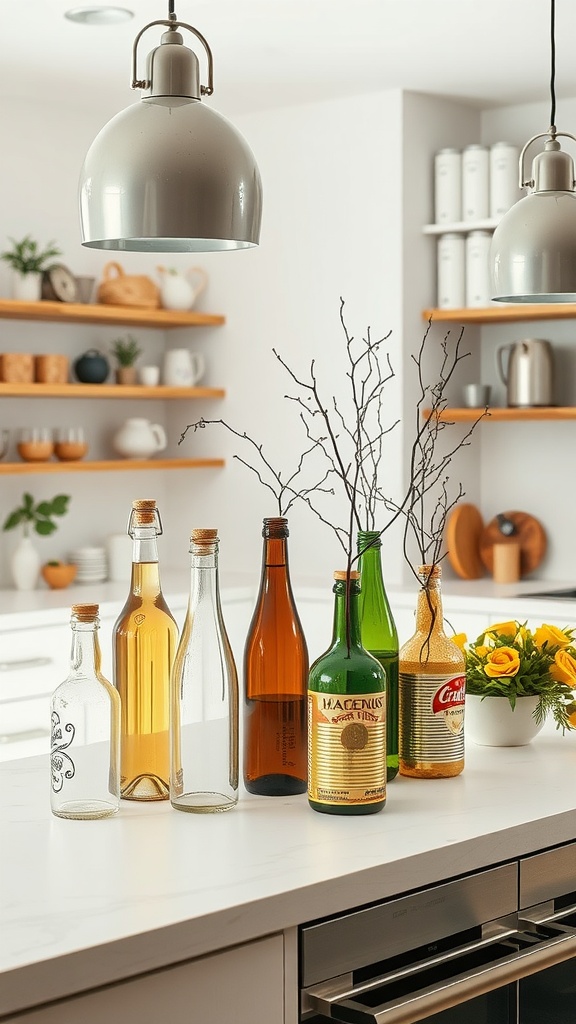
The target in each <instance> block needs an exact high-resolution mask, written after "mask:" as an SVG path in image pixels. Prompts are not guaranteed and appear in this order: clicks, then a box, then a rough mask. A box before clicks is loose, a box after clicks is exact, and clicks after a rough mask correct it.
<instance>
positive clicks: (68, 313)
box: [0, 299, 226, 330]
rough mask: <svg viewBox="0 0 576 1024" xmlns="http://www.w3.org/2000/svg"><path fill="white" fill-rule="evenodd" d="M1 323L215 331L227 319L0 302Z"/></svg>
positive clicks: (71, 304) (160, 311)
mask: <svg viewBox="0 0 576 1024" xmlns="http://www.w3.org/2000/svg"><path fill="white" fill-rule="evenodd" d="M0 319H2V320H43V321H44V322H50V321H52V322H53V323H61V324H66V323H68V324H101V325H102V326H106V325H107V324H108V325H118V326H124V327H156V328H158V330H167V329H170V328H172V327H218V326H220V325H221V324H224V323H226V318H225V317H223V316H220V315H217V314H214V313H195V312H194V311H192V310H186V311H184V312H182V311H180V310H173V309H133V308H132V307H130V306H104V305H100V304H99V303H90V304H88V305H84V304H82V303H80V302H48V301H44V300H42V301H41V302H19V301H17V300H16V299H0Z"/></svg>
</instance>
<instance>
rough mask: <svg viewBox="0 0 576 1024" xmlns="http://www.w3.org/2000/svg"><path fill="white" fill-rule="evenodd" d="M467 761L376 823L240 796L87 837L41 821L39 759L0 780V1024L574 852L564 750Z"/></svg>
mask: <svg viewBox="0 0 576 1024" xmlns="http://www.w3.org/2000/svg"><path fill="white" fill-rule="evenodd" d="M466 759H467V760H466V768H465V770H464V772H463V774H462V775H461V776H459V777H458V778H456V779H450V780H442V781H420V780H412V779H404V778H398V779H397V780H395V781H394V782H393V783H392V784H391V785H390V787H389V791H388V804H387V806H386V808H385V809H384V810H383V811H382V812H381V813H379V814H376V815H368V816H362V817H351V818H346V817H338V816H330V815H323V814H318V813H316V812H314V811H312V810H311V809H310V808H309V807H308V803H307V800H306V797H305V796H301V797H290V798H277V799H269V798H268V799H267V798H258V797H249V796H247V795H246V794H244V793H243V794H242V798H241V800H240V802H239V804H238V806H237V807H236V808H235V809H234V810H232V811H230V812H229V813H227V814H223V815H191V814H182V813H179V812H177V811H174V810H172V809H171V807H170V806H169V805H168V804H165V803H163V804H140V805H139V804H130V803H123V804H122V806H121V809H120V811H119V813H118V815H116V816H115V817H114V818H111V819H107V820H105V821H88V822H74V821H64V820H61V819H58V818H55V817H53V816H52V815H51V813H50V808H49V798H48V793H49V789H48V786H49V780H48V758H47V757H44V756H41V757H36V758H30V759H26V760H22V761H17V762H6V763H4V764H2V765H0V805H1V806H0V821H1V822H2V824H1V838H0V1015H2V1014H6V1013H10V1012H14V1011H15V1010H16V1009H18V1008H23V1007H26V1006H28V1005H31V1004H32V1003H34V1004H35V1003H41V1002H44V1001H47V1000H50V999H56V998H59V997H61V996H64V995H66V994H71V993H72V992H74V991H81V990H83V989H86V988H89V987H92V986H97V985H100V984H105V983H107V982H111V981H113V980H116V979H119V978H122V977H128V976H130V975H134V974H137V973H140V972H143V971H147V970H150V969H153V968H158V967H161V966H163V965H166V964H170V963H174V962H177V961H179V960H184V959H188V958H191V957H194V956H198V955H201V954H203V953H207V952H209V951H212V950H216V949H219V948H223V947H225V946H230V945H234V944H235V943H240V942H244V941H248V940H250V939H252V938H255V937H257V936H261V935H266V934H270V933H273V932H277V931H281V930H283V929H286V928H290V927H292V926H295V925H297V924H299V923H301V922H305V921H309V920H313V919H315V918H318V917H323V916H325V915H328V914H332V913H335V912H338V911H341V910H344V909H347V908H350V907H353V906H358V905H361V904H365V903H368V902H370V901H373V900H377V899H380V898H384V897H387V896H390V895H394V894H397V893H400V892H403V891H406V890H409V889H411V888H414V887H417V886H421V885H424V884H426V883H430V882H434V881H438V880H441V879H444V878H447V877H450V876H454V875H457V874H459V873H461V872H467V871H471V870H474V869H476V868H479V867H482V866H486V865H489V864H491V863H494V862H496V861H502V860H506V859H508V858H513V857H515V856H517V855H521V854H524V853H528V852H532V851H534V850H538V849H543V848H545V847H548V846H552V845H554V844H557V843H562V842H566V841H569V840H571V839H574V838H575V837H576V810H575V808H576V784H575V782H574V780H575V779H576V735H575V734H567V735H566V736H564V737H563V736H562V735H561V734H559V733H556V732H555V731H554V729H553V726H552V725H550V726H548V725H547V726H546V727H545V730H544V731H543V732H542V733H541V734H540V735H539V736H538V737H537V738H536V739H535V740H534V741H533V743H532V744H531V745H529V746H526V747H517V748H483V747H477V746H474V745H473V744H469V745H468V748H467V754H466Z"/></svg>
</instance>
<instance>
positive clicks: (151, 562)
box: [131, 527, 160, 595]
mask: <svg viewBox="0 0 576 1024" xmlns="http://www.w3.org/2000/svg"><path fill="white" fill-rule="evenodd" d="M131 536H132V581H131V589H132V593H133V594H137V595H142V594H143V593H152V594H158V593H160V571H159V568H158V541H157V534H156V529H155V527H135V528H134V529H133V530H132V532H131Z"/></svg>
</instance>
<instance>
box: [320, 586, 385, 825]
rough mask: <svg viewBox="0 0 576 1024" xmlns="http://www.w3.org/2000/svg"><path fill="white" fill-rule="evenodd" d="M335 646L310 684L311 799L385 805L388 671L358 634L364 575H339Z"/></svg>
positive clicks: (326, 808) (367, 809)
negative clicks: (369, 651)
mask: <svg viewBox="0 0 576 1024" xmlns="http://www.w3.org/2000/svg"><path fill="white" fill-rule="evenodd" d="M334 580H335V582H334V587H333V593H334V595H335V599H334V629H333V634H332V644H331V646H330V647H329V649H328V650H327V651H326V653H325V654H322V655H321V656H320V657H319V658H317V660H316V661H315V662H314V664H313V665H312V667H311V669H310V679H309V683H308V801H309V803H310V806H311V807H312V808H313V809H314V810H315V811H322V812H324V813H326V814H373V813H375V812H376V811H380V810H381V809H382V808H383V807H384V805H385V803H386V673H385V671H384V669H383V668H382V666H381V665H380V663H379V662H378V661H377V660H376V658H374V657H372V655H371V654H369V653H368V651H366V650H365V649H364V647H363V646H362V643H361V639H360V622H359V612H358V598H359V594H360V573H358V572H355V571H354V570H351V571H350V572H347V571H343V572H340V571H337V572H335V573H334Z"/></svg>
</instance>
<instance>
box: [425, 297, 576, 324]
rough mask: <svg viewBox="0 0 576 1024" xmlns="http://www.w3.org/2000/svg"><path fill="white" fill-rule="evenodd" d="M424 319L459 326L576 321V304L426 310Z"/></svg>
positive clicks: (501, 305)
mask: <svg viewBox="0 0 576 1024" xmlns="http://www.w3.org/2000/svg"><path fill="white" fill-rule="evenodd" d="M422 319H423V320H430V319H432V321H433V322H436V323H440V322H442V323H458V324H495V323H514V322H519V321H521V320H524V321H529V320H574V319H576V303H574V302H552V303H542V304H532V303H531V302H526V303H520V304H518V305H506V303H497V304H495V305H493V306H486V307H485V308H482V309H480V308H478V309H424V310H422Z"/></svg>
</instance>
